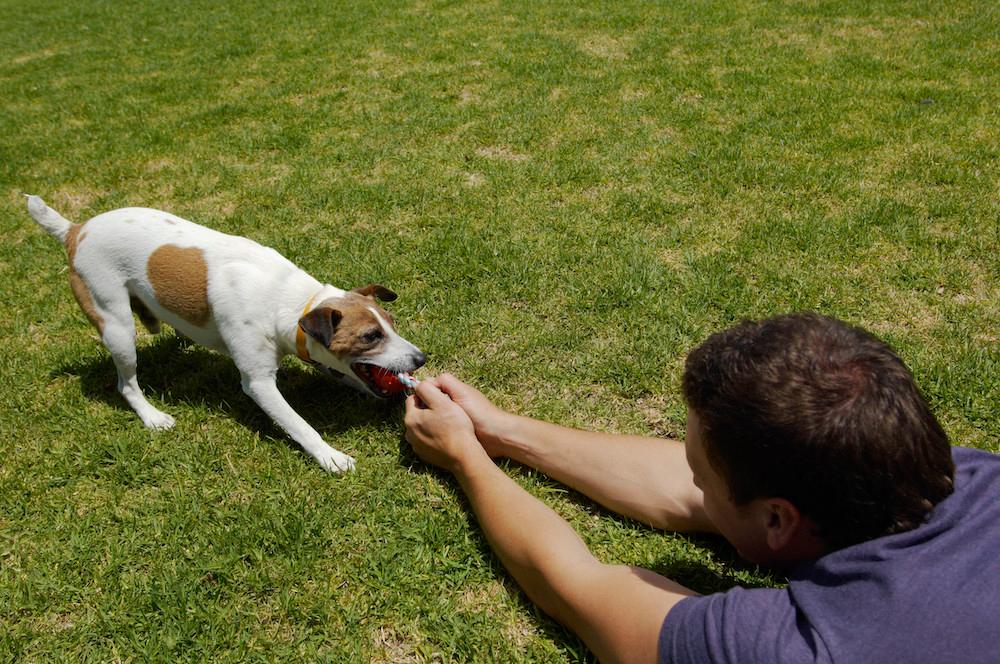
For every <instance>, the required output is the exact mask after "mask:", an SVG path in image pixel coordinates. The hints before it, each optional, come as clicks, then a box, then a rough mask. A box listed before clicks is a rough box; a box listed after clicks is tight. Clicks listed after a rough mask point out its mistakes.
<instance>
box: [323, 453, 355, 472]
mask: <svg viewBox="0 0 1000 664" xmlns="http://www.w3.org/2000/svg"><path fill="white" fill-rule="evenodd" d="M316 461H319V465H321V466H323V469H324V470H326V471H327V472H331V473H337V474H339V473H346V472H348V471H350V470H354V459H353V458H351V457H349V456H347V455H346V454H344V453H343V452H338V451H337V450H335V449H333V448H332V447H329V448H327V449H325V450H323V451H322V452H320V453H319V454H317V455H316Z"/></svg>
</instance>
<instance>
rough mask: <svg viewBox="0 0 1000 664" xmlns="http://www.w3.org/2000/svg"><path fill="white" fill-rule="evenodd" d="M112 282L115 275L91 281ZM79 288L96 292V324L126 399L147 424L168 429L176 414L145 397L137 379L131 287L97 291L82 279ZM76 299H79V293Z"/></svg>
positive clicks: (119, 388) (154, 427) (120, 390)
mask: <svg viewBox="0 0 1000 664" xmlns="http://www.w3.org/2000/svg"><path fill="white" fill-rule="evenodd" d="M109 282H112V279H103V280H93V282H92V283H105V284H106V283H109ZM112 283H113V282H112ZM77 288H83V289H86V291H87V294H88V295H91V294H92V295H93V298H92V307H93V311H94V313H95V314H96V318H97V320H98V321H99V322H100V325H98V326H97V328H98V331H99V332H100V333H101V341H103V342H104V345H105V346H107V349H108V352H109V353H111V359H112V360H113V361H114V363H115V369H116V370H117V371H118V391H119V392H120V393H121V395H122V396H123V397H124V398H125V401H127V402H128V405H129V406H131V407H132V410H134V411H135V412H136V414H137V415H138V416H139V418H140V419H141V420H142V423H143V424H145V425H146V427H147V428H149V429H169V428H170V427H172V426H174V418H172V417H171V416H170V415H167V414H166V413H164V412H162V411H160V410H158V409H157V408H156V407H155V406H153V405H152V404H151V403H149V402H148V401H146V396H145V395H144V394H143V393H142V390H141V389H140V388H139V382H138V381H137V380H136V354H135V319H134V318H132V309H131V307H130V306H129V295H128V291H127V290H125V288H124V286H123V287H121V289H120V290H119V289H118V288H114V289H112V288H109V287H103V288H101V289H100V290H98V291H95V290H94V289H92V288H89V287H88V284H86V283H83V280H82V279H81V280H80V281H79V282H78V283H77V284H75V285H74V290H76V289H77ZM77 299H80V296H79V295H78V297H77ZM95 324H96V323H95Z"/></svg>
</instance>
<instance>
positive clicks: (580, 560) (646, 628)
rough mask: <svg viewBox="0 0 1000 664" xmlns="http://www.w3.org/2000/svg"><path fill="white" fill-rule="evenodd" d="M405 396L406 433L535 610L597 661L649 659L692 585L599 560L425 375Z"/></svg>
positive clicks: (653, 656) (647, 660)
mask: <svg viewBox="0 0 1000 664" xmlns="http://www.w3.org/2000/svg"><path fill="white" fill-rule="evenodd" d="M417 395H418V396H419V397H420V399H421V400H422V401H423V403H424V404H425V406H426V407H424V408H421V407H420V406H419V404H418V403H417V401H416V399H415V398H414V397H412V396H411V397H410V398H409V399H408V400H407V404H406V411H407V414H406V426H407V432H406V438H407V440H409V441H410V443H411V444H412V445H413V448H414V450H415V451H416V452H417V454H418V455H420V457H421V458H423V459H424V460H425V461H428V462H429V463H433V464H435V465H438V466H441V467H443V468H445V469H446V470H449V471H450V472H452V473H453V474H454V475H455V477H456V478H457V480H458V482H459V484H460V485H461V487H462V489H463V491H464V492H465V494H466V495H467V496H468V498H469V502H470V504H471V505H472V509H473V511H474V512H475V514H476V518H477V519H478V520H479V524H480V526H481V527H482V529H483V532H484V533H485V534H486V537H487V539H488V540H489V542H490V545H491V546H492V547H493V550H494V551H495V552H496V554H497V556H498V557H499V558H500V561H501V562H502V563H503V564H504V567H506V568H507V570H508V571H509V572H510V574H511V575H512V576H513V577H514V579H515V580H516V581H517V583H518V584H519V585H520V586H521V588H522V589H524V592H525V593H526V594H527V595H528V597H529V598H530V599H531V600H532V601H533V602H535V603H536V604H538V605H539V607H541V608H542V610H543V611H545V612H546V613H548V614H549V615H551V616H552V617H553V618H555V619H556V620H558V621H559V622H561V623H562V624H564V625H566V626H567V627H568V628H569V629H571V630H572V631H573V632H575V633H576V634H578V635H579V636H580V637H581V638H582V639H583V640H584V641H585V642H586V644H587V646H588V647H589V648H590V649H591V650H592V651H593V652H594V653H595V654H596V655H597V656H598V658H599V659H600V660H601V661H602V662H655V661H656V658H657V643H658V636H659V632H660V627H661V625H662V624H663V620H664V618H665V617H666V615H667V612H668V611H669V610H670V609H671V607H673V606H674V605H675V604H676V603H677V602H679V601H680V600H681V599H683V598H684V597H686V596H689V595H694V594H695V593H694V592H692V591H690V590H688V589H687V588H684V587H683V586H681V585H679V584H677V583H675V582H673V581H671V580H669V579H667V578H664V577H662V576H659V575H657V574H655V573H653V572H650V571H648V570H643V569H639V568H634V567H626V566H622V565H605V564H602V563H601V562H599V561H598V560H597V559H595V558H594V557H593V555H591V553H590V551H589V550H588V549H587V547H586V545H585V544H584V543H583V541H582V540H581V539H580V538H579V537H578V536H577V535H576V533H575V532H574V531H573V529H572V528H571V527H570V525H569V524H568V523H566V522H565V521H564V520H563V519H561V518H560V517H559V516H558V515H557V514H556V513H555V512H553V511H552V510H551V509H549V508H548V507H547V506H545V504H543V503H542V502H541V501H539V500H538V499H536V498H535V497H533V496H532V495H531V494H529V493H528V492H526V491H525V490H524V489H522V488H521V487H520V486H518V484H517V483H516V482H514V481H513V480H511V479H510V478H509V477H507V475H506V474H504V473H503V472H502V471H501V470H500V469H498V468H497V467H496V466H495V465H494V463H493V461H492V460H491V459H490V458H489V456H488V455H487V454H486V452H485V450H484V449H483V448H482V446H481V445H480V443H479V441H478V440H476V438H475V430H474V427H473V425H472V422H471V421H470V420H469V418H468V416H467V415H466V414H465V412H464V411H463V410H462V409H461V408H459V407H458V406H456V405H455V404H454V403H453V402H452V401H451V399H450V398H449V397H448V395H446V394H444V393H443V392H441V391H439V390H438V389H437V387H436V386H435V385H433V384H431V383H430V382H429V381H425V382H424V383H423V384H421V385H420V386H419V387H418V388H417Z"/></svg>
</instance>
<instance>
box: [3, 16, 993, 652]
mask: <svg viewBox="0 0 1000 664" xmlns="http://www.w3.org/2000/svg"><path fill="white" fill-rule="evenodd" d="M0 13H2V14H3V16H4V20H3V22H2V23H0V97H2V98H3V100H4V102H3V104H2V106H0V229H2V232H3V238H4V242H3V243H2V247H0V283H2V302H3V316H2V317H0V336H2V338H3V340H4V343H3V344H0V367H2V372H0V408H2V412H3V416H2V419H0V455H2V459H3V461H2V464H0V507H2V509H0V661H27V662H43V661H44V662H48V661H123V662H131V661H150V660H158V661H205V660H213V661H239V662H245V661H274V660H279V659H281V660H285V661H329V662H340V661H393V662H397V661H404V662H405V661H511V662H513V661H526V662H527V661H531V662H566V661H584V660H586V659H587V658H588V655H587V653H586V650H585V648H584V647H583V646H582V644H581V642H579V641H578V640H577V639H576V638H575V637H573V636H572V635H570V634H568V633H567V632H565V631H563V630H562V629H560V628H559V627H558V626H557V625H556V624H554V623H553V622H551V621H549V620H548V619H547V618H546V617H544V616H543V615H541V614H539V613H538V612H537V611H536V610H535V609H534V608H532V606H531V605H530V604H529V603H527V602H526V600H525V599H524V597H523V596H522V595H520V594H519V593H518V591H517V590H516V588H515V586H514V584H513V582H512V581H511V579H510V578H509V577H508V576H506V575H505V573H504V572H503V571H502V569H501V568H500V567H499V564H498V563H497V561H496V560H495V559H494V558H493V557H492V555H491V554H490V552H489V549H488V547H487V545H486V544H485V541H484V538H483V536H482V534H481V532H480V531H479V530H478V528H477V527H476V525H475V523H474V522H473V521H472V520H471V517H470V515H469V513H468V510H467V509H466V506H465V504H464V503H463V500H462V498H461V496H460V495H459V493H458V491H457V489H456V487H455V485H454V484H453V483H452V482H451V481H450V480H449V479H448V478H446V477H444V476H442V475H439V474H437V473H435V472H432V471H428V470H427V469H426V468H424V467H423V466H421V465H420V464H419V463H418V462H417V461H416V460H415V459H414V458H413V457H412V455H411V454H410V453H409V451H408V449H407V448H406V446H405V445H403V444H401V437H400V433H401V417H400V412H399V409H398V408H396V407H393V406H390V405H382V404H373V403H372V402H370V401H368V400H366V399H364V398H362V397H360V396H357V395H355V394H353V393H350V392H347V391H345V390H343V389H341V388H339V387H336V386H331V385H329V384H328V383H327V382H326V381H325V380H324V379H323V378H322V377H320V376H317V375H314V374H312V373H309V372H308V371H306V370H305V369H303V368H302V367H300V366H299V365H298V364H297V363H295V362H294V361H291V360H290V361H289V362H288V364H287V366H286V367H285V370H284V374H283V376H282V381H281V387H282V389H283V390H284V391H285V393H286V395H287V397H288V399H289V401H290V402H291V403H292V404H293V406H294V407H295V408H296V409H297V410H298V411H299V412H300V413H301V414H302V415H303V416H304V417H305V418H306V419H307V420H308V421H310V422H311V423H313V424H314V425H316V426H317V428H318V429H319V430H320V431H321V433H323V435H324V436H325V437H326V438H327V439H328V440H329V441H330V442H331V443H332V444H333V445H335V446H336V447H338V448H340V449H342V450H344V451H346V452H348V453H350V454H352V455H353V456H355V457H356V458H357V459H358V460H359V468H358V471H357V472H356V473H354V474H351V475H349V476H347V477H342V478H333V477H330V476H327V475H326V474H324V473H323V472H322V471H321V470H320V469H319V467H318V466H316V465H315V464H314V463H312V462H311V461H310V460H309V459H308V458H307V457H305V456H304V455H303V454H302V453H301V452H300V451H299V450H298V449H296V448H295V447H294V446H293V445H290V444H289V443H288V442H287V441H286V440H285V438H284V437H283V436H281V435H280V434H279V432H277V431H276V430H275V429H274V427H273V426H272V425H271V424H270V423H269V421H268V420H267V418H266V417H265V416H264V415H263V414H262V413H261V412H259V411H258V410H257V409H256V407H255V406H254V405H253V404H252V403H250V402H249V400H248V399H247V398H246V397H245V396H244V395H243V394H242V392H241V391H240V388H239V383H238V380H237V374H236V371H235V369H234V368H233V367H232V365H231V364H230V363H229V362H228V360H225V359H224V358H221V357H219V356H216V355H213V354H211V353H208V352H207V351H203V350H200V349H198V348H194V347H187V346H184V345H183V344H181V343H179V342H178V341H177V339H176V338H175V337H174V336H172V333H169V332H167V333H164V334H163V335H161V336H159V337H150V336H148V335H146V336H143V337H142V338H141V341H140V357H139V380H140V383H141V384H142V385H143V386H144V388H145V389H146V391H147V394H148V395H149V396H150V398H151V400H152V401H153V402H154V403H155V404H156V405H157V406H158V407H160V408H162V409H163V410H165V411H167V412H169V413H171V414H173V415H174V416H175V417H177V420H178V425H177V427H176V428H175V429H173V430H171V431H169V432H165V433H156V434H154V433H149V432H147V431H145V430H144V429H143V428H142V427H141V425H140V423H139V421H138V419H137V418H136V417H135V416H134V415H133V414H132V413H131V412H130V411H129V410H128V409H127V407H125V405H124V403H123V402H122V400H121V399H120V398H119V397H118V396H117V394H116V392H115V390H114V369H113V367H112V365H111V362H110V360H109V358H108V356H107V353H106V351H104V349H103V348H102V347H101V346H100V344H99V343H98V341H97V339H96V336H95V333H94V331H93V330H92V329H91V328H90V327H89V326H88V324H87V323H86V321H85V319H84V317H83V315H82V314H81V313H80V312H79V310H78V309H77V306H76V304H75V302H74V301H73V299H72V297H71V295H70V293H69V289H68V287H67V275H66V268H65V262H64V261H65V259H64V256H63V255H62V252H61V250H60V249H59V247H58V246H57V244H56V243H55V242H54V241H53V240H52V239H51V238H49V237H48V236H46V235H45V234H44V233H43V232H42V231H41V230H40V229H38V228H37V227H36V226H35V225H34V224H33V223H32V222H31V220H30V219H29V217H28V216H27V214H26V211H25V209H24V203H23V199H22V198H21V197H20V192H30V193H36V194H39V195H42V196H43V197H44V198H46V200H47V201H48V202H49V203H50V204H51V205H52V206H53V207H55V208H56V209H58V210H59V211H60V212H62V213H63V214H64V215H66V216H68V217H69V218H71V219H74V220H77V221H82V220H85V219H87V218H88V217H89V216H92V215H94V214H97V213H99V212H102V211H105V210H108V209H111V208H115V207H121V206H126V205H141V206H149V207H158V208H162V209H166V210H169V211H171V212H174V213H176V214H179V215H181V216H184V217H187V218H190V219H192V220H194V221H197V222H199V223H203V224H206V225H208V226H211V227H213V228H217V229H219V230H222V231H225V232H229V233H235V234H242V235H247V236H249V237H252V238H253V239H256V240H258V241H260V242H262V243H264V244H267V245H270V246H273V247H275V248H276V249H278V250H279V251H281V252H282V253H284V254H285V255H286V256H288V257H289V258H291V259H292V260H293V261H295V262H296V263H297V264H299V265H300V266H302V267H303V268H304V269H306V270H308V271H309V272H311V273H312V274H314V275H316V276H317V277H319V278H321V279H324V280H327V281H329V282H330V283H333V284H336V285H340V286H353V285H357V284H362V283H368V282H370V281H379V282H382V283H385V284H387V285H389V286H391V287H392V288H394V289H396V290H397V291H398V292H399V293H400V294H401V298H400V300H399V301H398V302H397V303H394V304H393V305H392V306H391V308H392V310H393V313H394V314H395V315H396V317H397V319H398V321H399V324H400V327H401V330H402V332H403V333H404V334H405V335H407V336H408V337H409V338H411V339H412V340H414V341H415V342H416V343H418V344H419V345H420V346H421V347H422V348H424V349H425V350H426V351H427V352H428V353H429V355H430V358H431V359H430V366H429V368H428V372H427V373H435V372H438V371H442V370H449V371H452V372H455V373H456V374H458V375H459V376H462V377H464V378H465V379H467V380H469V381H471V382H473V383H474V384H476V385H478V386H479V387H481V388H482V389H483V390H484V391H485V392H486V393H487V394H488V395H489V396H491V397H492V398H494V399H495V400H496V401H497V402H498V403H499V404H501V405H502V406H504V407H507V408H510V409H514V410H516V411H518V412H521V413H525V414H529V415H533V416H537V417H541V418H546V419H550V420H553V421H557V422H560V423H564V424H568V425H576V426H583V427H589V428H598V429H603V430H612V431H620V432H634V433H644V434H656V435H673V436H680V435H682V434H683V422H684V418H683V415H684V407H683V404H682V402H681V399H680V397H679V391H678V384H679V375H680V369H681V366H682V363H683V358H684V355H685V353H686V352H687V351H688V350H689V349H690V348H691V347H692V346H693V345H695V344H696V343H698V342H699V341H700V340H701V339H703V338H704V337H705V336H706V335H707V334H708V333H710V332H711V331H713V330H716V329H718V328H720V327H723V326H726V325H729V324H731V323H733V322H735V321H738V320H740V319H742V318H745V317H751V318H756V317H761V316H766V315H770V314H774V313H778V312H783V311H788V310H794V309H815V310H819V311H822V312H824V313H828V314H831V315H835V316H839V317H841V318H844V319H847V320H849V321H852V322H854V323H857V324H861V325H863V326H865V327H868V328H869V329H871V330H873V331H875V332H876V333H878V334H879V335H881V336H882V337H883V338H885V339H887V340H888V341H889V342H891V343H892V344H893V345H894V346H895V347H896V348H897V349H898V350H899V352H900V354H901V355H902V356H903V358H904V359H905V361H906V362H907V363H908V364H909V365H910V366H911V367H912V369H913V370H914V372H915V374H916V376H917V378H918V381H919V383H920V385H921V386H922V388H923V389H924V390H925V392H926V394H927V396H928V398H929V400H930V401H931V402H932V404H933V406H934V407H935V409H936V411H937V413H938V414H939V417H940V419H941V420H942V422H943V424H944V425H945V428H946V430H947V431H948V432H949V434H950V435H951V436H952V438H953V440H954V442H955V443H959V444H964V445H969V446H974V447H980V448H984V449H990V450H993V451H997V450H998V446H1000V442H998V441H1000V406H998V405H997V404H1000V352H998V341H1000V338H998V329H1000V304H998V303H1000V260H998V258H997V256H1000V237H998V236H1000V222H998V219H1000V180H998V175H997V174H998V172H1000V168H998V167H1000V163H998V160H1000V148H998V146H1000V112H998V109H1000V73H998V70H997V68H996V66H995V64H996V62H998V61H1000V39H998V38H997V37H998V33H1000V13H998V10H997V8H996V7H995V6H993V5H988V4H987V5H984V4H983V3H976V2H967V1H964V0H956V1H955V2H949V3H936V2H902V1H901V2H895V1H894V2H868V1H864V2H862V1H860V0H858V1H844V2H832V1H829V2H823V1H810V2H796V3H778V2H775V3H763V2H754V1H750V0H739V1H737V2H711V1H697V2H694V1H690V2H687V1H686V2H677V3H668V4H662V5H661V4H654V3H640V2H621V3H612V4H610V5H609V4H607V3H596V2H587V3H576V2H546V3H480V2H475V3H454V2H430V1H425V2H355V3H337V4H330V3H326V4H324V3H304V2H287V1H281V2H244V3H238V4H237V3H234V4H232V5H225V4H219V3H210V2H192V3H165V2H101V1H98V0H86V1H81V2H74V3H63V2H55V1H38V2H31V3H28V2H24V1H23V0H0ZM508 470H509V472H510V473H511V474H512V475H513V476H514V477H515V478H517V480H518V481H519V482H521V483H522V484H523V485H525V486H526V487H527V488H528V489H529V490H530V491H531V492H533V493H534V494H535V495H538V496H540V497H541V498H542V499H544V500H545V501H546V502H547V503H548V504H550V505H552V506H553V507H554V508H555V509H556V510H557V511H558V512H559V513H560V514H562V515H564V516H565V517H566V518H568V519H569V520H570V521H571V522H572V523H573V525H574V526H575V527H576V529H577V530H578V531H579V532H580V533H581V535H582V536H583V537H584V538H585V540H586V541H587V542H588V543H589V544H590V545H591V546H592V547H593V548H594V550H595V551H596V552H597V554H598V555H599V556H600V557H601V558H602V559H604V560H607V561H618V562H626V563H635V564H640V565H645V566H649V567H653V568H654V569H657V570H658V571H660V572H663V573H665V574H668V575H671V576H673V577H675V578H677V579H678V580H679V581H681V582H682V583H686V584H688V585H690V586H692V587H694V588H696V589H697V590H700V591H703V592H708V591H713V590H718V589H724V588H727V587H729V586H731V585H732V584H734V583H743V584H751V585H771V584H774V583H778V582H779V580H778V579H774V578H771V577H768V576H766V575H764V574H762V573H760V572H759V571H757V570H754V569H746V568H744V567H741V566H739V565H733V564H732V563H733V562H734V561H733V555H732V553H731V552H730V551H729V550H728V549H727V548H726V547H724V546H723V545H721V544H720V543H718V542H714V541H706V540H701V539H698V538H686V537H677V536H672V535H669V534H661V533H656V532H653V531H650V530H649V529H647V528H644V527H642V526H640V525H637V524H634V523H631V522H629V521H627V520H623V519H619V518H616V517H614V516H612V515H610V514H607V513H606V512H603V511H602V510H600V509H599V508H597V507H596V506H595V505H593V504H592V503H590V502H588V501H587V500H586V499H583V498H582V497H580V496H578V495H576V494H573V493H571V492H567V491H566V490H565V489H564V488H563V487H560V486H559V485H557V484H555V483H552V482H550V481H548V480H546V479H545V478H543V477H540V476H537V475H536V474H534V473H533V472H531V471H528V470H526V469H523V468H519V467H516V466H511V467H509V468H508Z"/></svg>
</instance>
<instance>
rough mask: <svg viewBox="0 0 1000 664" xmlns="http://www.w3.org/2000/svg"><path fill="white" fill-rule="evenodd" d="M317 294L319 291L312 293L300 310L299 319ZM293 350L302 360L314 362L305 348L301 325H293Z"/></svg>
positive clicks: (305, 312)
mask: <svg viewBox="0 0 1000 664" xmlns="http://www.w3.org/2000/svg"><path fill="white" fill-rule="evenodd" d="M317 295H319V291H316V292H315V293H313V296H312V297H311V298H309V301H308V302H306V306H305V309H303V310H302V315H301V316H299V318H300V319H301V318H304V317H305V315H306V314H308V313H309V309H310V307H312V303H313V300H315V299H316V296H317ZM295 352H296V353H297V354H298V356H299V359H300V360H302V361H303V362H307V363H309V364H314V362H313V359H312V358H311V357H309V350H308V349H307V348H306V333H305V332H304V331H303V330H302V326H301V325H296V326H295Z"/></svg>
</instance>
